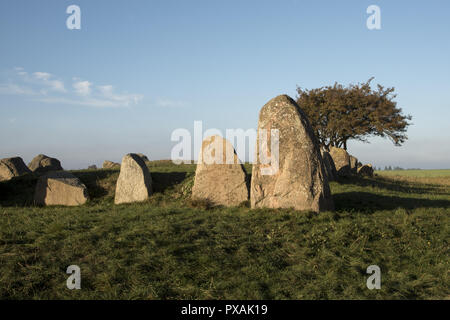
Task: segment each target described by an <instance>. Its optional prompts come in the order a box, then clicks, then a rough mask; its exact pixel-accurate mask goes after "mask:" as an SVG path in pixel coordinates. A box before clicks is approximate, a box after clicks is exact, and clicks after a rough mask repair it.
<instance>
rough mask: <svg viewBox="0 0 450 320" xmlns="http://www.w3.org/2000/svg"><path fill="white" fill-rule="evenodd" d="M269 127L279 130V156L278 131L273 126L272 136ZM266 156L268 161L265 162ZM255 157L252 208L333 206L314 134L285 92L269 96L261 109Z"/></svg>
mask: <svg viewBox="0 0 450 320" xmlns="http://www.w3.org/2000/svg"><path fill="white" fill-rule="evenodd" d="M271 129H276V130H278V136H279V140H278V142H279V143H278V148H279V153H278V155H279V156H278V157H277V152H276V148H277V143H276V142H277V139H276V132H277V131H276V130H274V132H273V134H274V136H272V134H271V132H272V131H271ZM264 136H266V137H267V138H266V139H264ZM264 141H266V142H267V143H264ZM266 160H271V163H268V164H265V163H266V162H268V161H266ZM254 161H255V162H254V164H253V170H252V181H251V189H250V199H251V206H252V208H260V207H268V208H294V209H296V210H312V211H315V212H320V211H324V210H333V208H334V205H333V200H332V198H331V193H330V187H329V185H328V179H327V177H326V169H325V165H324V163H323V160H322V157H321V155H320V149H319V144H318V141H317V138H316V137H315V135H314V132H313V130H312V128H311V126H310V124H309V122H308V119H307V117H306V115H305V114H304V113H303V111H302V110H301V109H300V107H299V106H298V105H297V104H296V103H295V102H294V100H292V99H291V98H290V97H288V96H287V95H281V96H278V97H276V98H274V99H272V100H270V101H269V102H268V103H267V104H266V105H264V107H263V108H262V109H261V111H260V113H259V121H258V137H257V142H256V156H255V159H254ZM270 168H271V169H270Z"/></svg>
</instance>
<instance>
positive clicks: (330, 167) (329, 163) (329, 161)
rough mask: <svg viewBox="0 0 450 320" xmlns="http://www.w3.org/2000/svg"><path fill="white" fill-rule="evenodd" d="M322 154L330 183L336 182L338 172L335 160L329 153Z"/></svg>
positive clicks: (323, 152)
mask: <svg viewBox="0 0 450 320" xmlns="http://www.w3.org/2000/svg"><path fill="white" fill-rule="evenodd" d="M321 153H322V159H323V163H324V165H325V169H326V174H327V178H328V181H335V180H336V179H337V171H336V167H335V166H334V161H333V158H332V157H331V156H330V153H329V152H328V151H323V150H322V151H321Z"/></svg>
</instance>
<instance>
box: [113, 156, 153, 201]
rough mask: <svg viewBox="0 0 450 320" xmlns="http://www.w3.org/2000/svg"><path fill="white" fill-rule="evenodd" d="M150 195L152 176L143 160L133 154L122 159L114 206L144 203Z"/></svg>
mask: <svg viewBox="0 0 450 320" xmlns="http://www.w3.org/2000/svg"><path fill="white" fill-rule="evenodd" d="M151 194H152V176H151V175H150V172H149V171H148V168H147V166H146V165H145V162H144V160H142V158H141V157H140V156H138V155H137V154H135V153H129V154H127V155H126V156H124V157H123V159H122V165H121V166H120V174H119V179H118V180H117V185H116V196H115V199H114V203H115V204H120V203H130V202H140V201H145V200H147V199H148V197H149V196H150V195H151Z"/></svg>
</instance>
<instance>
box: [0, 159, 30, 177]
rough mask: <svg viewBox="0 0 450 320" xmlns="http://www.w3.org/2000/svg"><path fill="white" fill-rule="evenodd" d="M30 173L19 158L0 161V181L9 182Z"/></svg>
mask: <svg viewBox="0 0 450 320" xmlns="http://www.w3.org/2000/svg"><path fill="white" fill-rule="evenodd" d="M30 172H31V171H30V169H28V167H27V166H26V165H25V163H24V162H23V160H22V158H20V157H14V158H5V159H1V160H0V181H6V180H11V179H12V178H14V177H19V176H21V175H24V174H26V173H30Z"/></svg>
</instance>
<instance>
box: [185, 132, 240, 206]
mask: <svg viewBox="0 0 450 320" xmlns="http://www.w3.org/2000/svg"><path fill="white" fill-rule="evenodd" d="M192 199H206V200H208V201H210V203H211V204H212V205H223V206H238V205H239V204H241V203H242V202H244V201H247V200H248V187H247V182H246V174H245V170H244V167H243V166H242V164H241V163H240V161H239V158H238V156H237V154H236V152H235V150H234V148H233V146H232V145H231V143H230V142H229V141H228V140H226V139H224V138H222V137H221V136H217V135H216V136H211V137H207V138H206V139H205V140H203V143H202V148H201V150H200V155H199V158H198V163H197V169H196V171H195V180H194V186H193V187H192Z"/></svg>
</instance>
